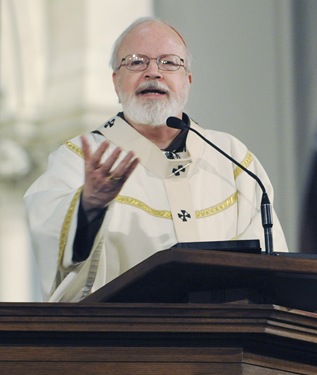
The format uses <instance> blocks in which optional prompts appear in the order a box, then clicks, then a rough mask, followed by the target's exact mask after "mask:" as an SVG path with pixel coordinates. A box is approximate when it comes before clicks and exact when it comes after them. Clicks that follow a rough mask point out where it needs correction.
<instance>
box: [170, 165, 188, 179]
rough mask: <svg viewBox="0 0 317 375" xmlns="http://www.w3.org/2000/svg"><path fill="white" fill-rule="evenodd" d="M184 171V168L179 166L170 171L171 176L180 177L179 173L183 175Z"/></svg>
mask: <svg viewBox="0 0 317 375" xmlns="http://www.w3.org/2000/svg"><path fill="white" fill-rule="evenodd" d="M185 169H186V166H183V165H179V166H178V167H177V168H173V169H172V172H173V175H174V176H179V175H180V173H179V172H183V173H184V172H185Z"/></svg>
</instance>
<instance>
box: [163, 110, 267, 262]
mask: <svg viewBox="0 0 317 375" xmlns="http://www.w3.org/2000/svg"><path fill="white" fill-rule="evenodd" d="M166 125H167V126H168V127H169V128H174V129H188V130H190V131H192V132H193V133H195V134H197V135H198V136H199V137H200V138H201V139H203V140H204V141H205V142H206V143H208V144H209V146H211V147H213V148H214V149H216V150H217V151H218V152H220V153H221V154H222V155H223V156H224V157H226V158H227V159H229V160H230V161H232V162H233V163H234V164H236V165H237V166H238V167H239V168H241V169H242V170H243V171H244V172H246V173H247V174H248V175H249V176H250V177H252V178H253V179H254V180H255V181H256V182H257V183H258V184H259V186H260V188H261V190H262V200H261V218H262V226H263V229H264V240H265V252H266V254H269V255H271V254H273V235H272V226H273V222H272V208H271V202H270V199H269V197H268V194H267V192H266V189H265V187H264V185H263V183H262V181H261V180H260V178H259V177H258V176H257V175H256V174H254V173H253V172H251V171H249V170H248V169H247V168H246V167H244V166H243V165H242V164H240V163H239V162H238V161H237V160H235V159H233V158H232V157H231V156H230V155H228V154H227V153H226V152H225V151H223V150H222V149H221V148H219V147H218V146H216V145H215V144H214V143H212V142H211V141H209V139H207V138H206V137H204V136H203V135H202V134H201V133H200V132H199V131H197V130H196V129H193V128H191V127H190V126H189V125H187V124H186V123H185V122H184V121H183V120H181V119H179V118H178V117H169V118H168V119H167V120H166Z"/></svg>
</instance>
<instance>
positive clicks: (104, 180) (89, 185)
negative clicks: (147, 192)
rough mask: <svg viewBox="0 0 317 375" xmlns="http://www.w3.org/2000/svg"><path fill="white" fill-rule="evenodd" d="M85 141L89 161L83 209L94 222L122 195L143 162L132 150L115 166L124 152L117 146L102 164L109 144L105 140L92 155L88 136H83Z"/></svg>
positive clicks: (84, 147)
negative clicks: (128, 180)
mask: <svg viewBox="0 0 317 375" xmlns="http://www.w3.org/2000/svg"><path fill="white" fill-rule="evenodd" d="M81 141H82V149H83V154H84V159H85V183H84V187H83V191H82V206H83V208H84V210H85V212H86V216H87V218H88V221H91V220H93V218H94V217H95V216H97V215H98V213H99V212H100V210H102V209H103V208H105V207H106V206H107V205H108V204H109V203H110V202H111V201H112V200H113V199H114V198H115V197H116V196H117V195H118V194H119V192H120V190H121V189H122V187H123V185H124V183H125V182H126V181H127V179H128V178H129V176H130V175H131V173H132V172H133V170H134V169H135V167H136V166H137V164H138V162H139V160H138V159H137V158H135V155H134V153H133V152H132V151H129V152H128V153H127V154H126V156H125V157H124V158H123V159H122V160H121V162H120V163H119V164H118V165H116V167H114V164H115V162H116V161H117V160H118V158H119V156H120V155H121V152H122V150H121V148H120V147H117V148H116V149H115V150H114V151H113V152H112V153H111V154H110V156H109V157H108V158H107V159H106V160H105V161H102V157H103V155H104V153H105V151H106V150H107V149H108V147H109V142H108V141H104V142H103V143H102V144H101V145H100V146H99V148H98V149H97V150H96V151H95V152H94V153H92V152H91V150H90V148H89V144H88V141H87V140H86V138H85V137H81Z"/></svg>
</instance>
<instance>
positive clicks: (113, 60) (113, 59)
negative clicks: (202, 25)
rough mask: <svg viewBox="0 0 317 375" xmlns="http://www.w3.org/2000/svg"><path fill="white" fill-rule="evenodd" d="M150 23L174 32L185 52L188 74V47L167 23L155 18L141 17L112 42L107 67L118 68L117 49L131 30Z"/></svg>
mask: <svg viewBox="0 0 317 375" xmlns="http://www.w3.org/2000/svg"><path fill="white" fill-rule="evenodd" d="M150 23H160V24H163V25H167V26H168V27H170V28H171V29H172V30H174V31H175V33H176V34H177V35H178V36H179V37H180V39H181V40H182V41H183V43H184V47H185V52H186V56H185V69H186V70H187V71H188V72H190V67H191V61H192V56H191V53H190V51H189V49H188V47H187V45H186V43H185V41H184V39H183V37H182V36H181V34H180V33H179V32H178V31H177V30H176V29H174V27H172V26H171V25H169V24H168V23H167V22H164V21H162V20H161V19H159V18H155V17H142V18H138V19H137V20H136V21H134V22H133V23H132V24H131V25H130V26H128V27H127V28H126V29H125V30H124V31H123V32H122V33H121V35H120V36H119V37H118V38H117V40H116V41H115V42H114V44H113V47H112V53H111V57H110V62H109V65H110V66H111V68H112V70H113V71H115V70H116V69H117V68H118V66H119V65H120V62H121V61H119V56H118V52H119V49H120V47H121V45H122V43H123V41H124V39H125V38H126V36H127V35H128V34H129V33H130V32H131V31H132V30H134V29H135V28H136V27H137V26H139V25H142V24H150Z"/></svg>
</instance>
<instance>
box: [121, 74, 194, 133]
mask: <svg viewBox="0 0 317 375" xmlns="http://www.w3.org/2000/svg"><path fill="white" fill-rule="evenodd" d="M189 86H190V84H189V83H188V84H187V85H184V89H183V90H182V93H181V95H180V96H179V97H176V96H175V94H173V93H171V92H170V90H169V89H168V87H167V86H165V85H164V84H162V83H161V82H158V81H148V82H145V83H143V84H141V85H140V86H139V87H138V89H137V91H136V93H133V94H131V95H130V96H129V95H126V94H124V93H123V92H122V91H121V89H120V85H119V98H120V101H121V103H122V107H123V112H124V114H125V115H126V116H127V117H128V118H129V119H130V120H131V121H133V122H135V123H136V124H141V125H149V126H165V124H166V120H167V118H168V117H170V116H178V115H179V114H180V113H182V111H183V109H184V107H185V104H186V103H187V100H188V94H189ZM145 89H159V90H162V91H164V92H166V98H165V99H162V98H159V99H157V100H155V99H144V98H143V99H142V98H139V97H138V95H137V92H140V91H142V90H145ZM140 95H142V94H140Z"/></svg>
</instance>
